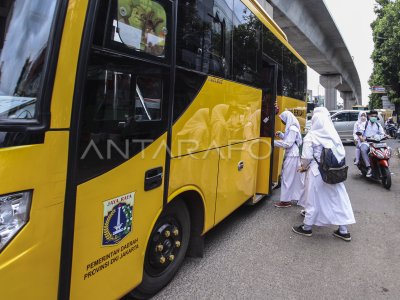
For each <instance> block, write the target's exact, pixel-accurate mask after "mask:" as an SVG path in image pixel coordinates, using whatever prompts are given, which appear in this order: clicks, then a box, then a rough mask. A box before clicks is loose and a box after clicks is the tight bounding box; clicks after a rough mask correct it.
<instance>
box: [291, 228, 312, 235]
mask: <svg viewBox="0 0 400 300" xmlns="http://www.w3.org/2000/svg"><path fill="white" fill-rule="evenodd" d="M292 231H293V232H294V233H297V234H300V235H304V236H312V230H304V228H303V225H300V226H297V227H294V226H293V227H292Z"/></svg>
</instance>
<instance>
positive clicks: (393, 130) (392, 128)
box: [385, 123, 397, 137]
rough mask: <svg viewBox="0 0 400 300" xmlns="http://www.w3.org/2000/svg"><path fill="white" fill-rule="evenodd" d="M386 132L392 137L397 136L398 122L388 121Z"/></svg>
mask: <svg viewBox="0 0 400 300" xmlns="http://www.w3.org/2000/svg"><path fill="white" fill-rule="evenodd" d="M385 132H386V133H387V134H388V135H390V136H391V137H396V134H397V126H396V123H386V125H385Z"/></svg>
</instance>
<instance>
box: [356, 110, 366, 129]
mask: <svg viewBox="0 0 400 300" xmlns="http://www.w3.org/2000/svg"><path fill="white" fill-rule="evenodd" d="M362 115H364V116H365V117H366V116H367V113H366V112H365V111H360V112H359V113H358V120H357V124H358V125H361V126H362V125H364V126H365V124H366V123H367V121H366V120H365V121H364V122H363V121H361V117H362Z"/></svg>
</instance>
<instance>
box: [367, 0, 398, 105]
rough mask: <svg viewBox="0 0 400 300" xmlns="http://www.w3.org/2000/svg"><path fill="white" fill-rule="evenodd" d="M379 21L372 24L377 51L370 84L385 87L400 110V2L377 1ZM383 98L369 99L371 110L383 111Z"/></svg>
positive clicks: (390, 98)
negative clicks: (379, 109) (380, 109)
mask: <svg viewBox="0 0 400 300" xmlns="http://www.w3.org/2000/svg"><path fill="white" fill-rule="evenodd" d="M375 1H376V5H375V13H376V15H377V19H376V20H375V21H374V22H372V24H371V28H372V31H373V33H372V34H373V40H374V44H375V49H374V51H373V53H372V56H371V58H372V60H373V62H374V69H373V73H372V74H371V77H370V80H369V84H370V85H371V86H373V85H379V86H382V85H383V86H386V87H387V90H388V96H389V100H390V101H391V102H393V103H394V104H395V105H396V110H397V111H398V110H399V108H400V0H375ZM380 98H381V95H380V94H372V95H371V96H370V103H369V106H370V108H381V107H382V102H381V99H380Z"/></svg>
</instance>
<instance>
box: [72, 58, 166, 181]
mask: <svg viewBox="0 0 400 300" xmlns="http://www.w3.org/2000/svg"><path fill="white" fill-rule="evenodd" d="M104 60H107V61H108V62H107V63H106V64H103V63H104ZM138 73H139V74H138ZM167 74H169V73H168V72H167V69H163V68H162V67H156V66H152V65H151V64H148V63H141V62H139V61H135V62H130V61H127V60H117V59H115V58H111V57H106V56H104V55H93V57H92V63H91V65H90V66H89V69H88V74H87V80H86V87H85V94H84V102H83V115H82V127H81V128H82V129H81V134H80V145H79V147H80V160H79V181H80V182H83V181H85V180H87V179H89V178H92V177H94V176H97V175H100V174H102V173H104V172H106V171H108V170H110V169H112V168H114V167H115V166H117V165H119V164H121V163H123V162H124V161H126V160H127V159H129V158H131V157H132V156H134V155H136V154H138V153H140V152H141V151H142V150H143V149H144V148H145V147H147V146H148V145H149V144H150V143H151V142H152V141H153V140H155V139H156V138H158V137H159V136H160V135H161V134H162V133H163V132H165V130H166V122H167V118H166V112H165V111H163V106H164V105H165V106H167V104H165V103H163V102H164V101H165V99H164V98H165V95H168V88H167V85H165V84H164V82H165V81H166V80H167V79H166V76H167Z"/></svg>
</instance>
